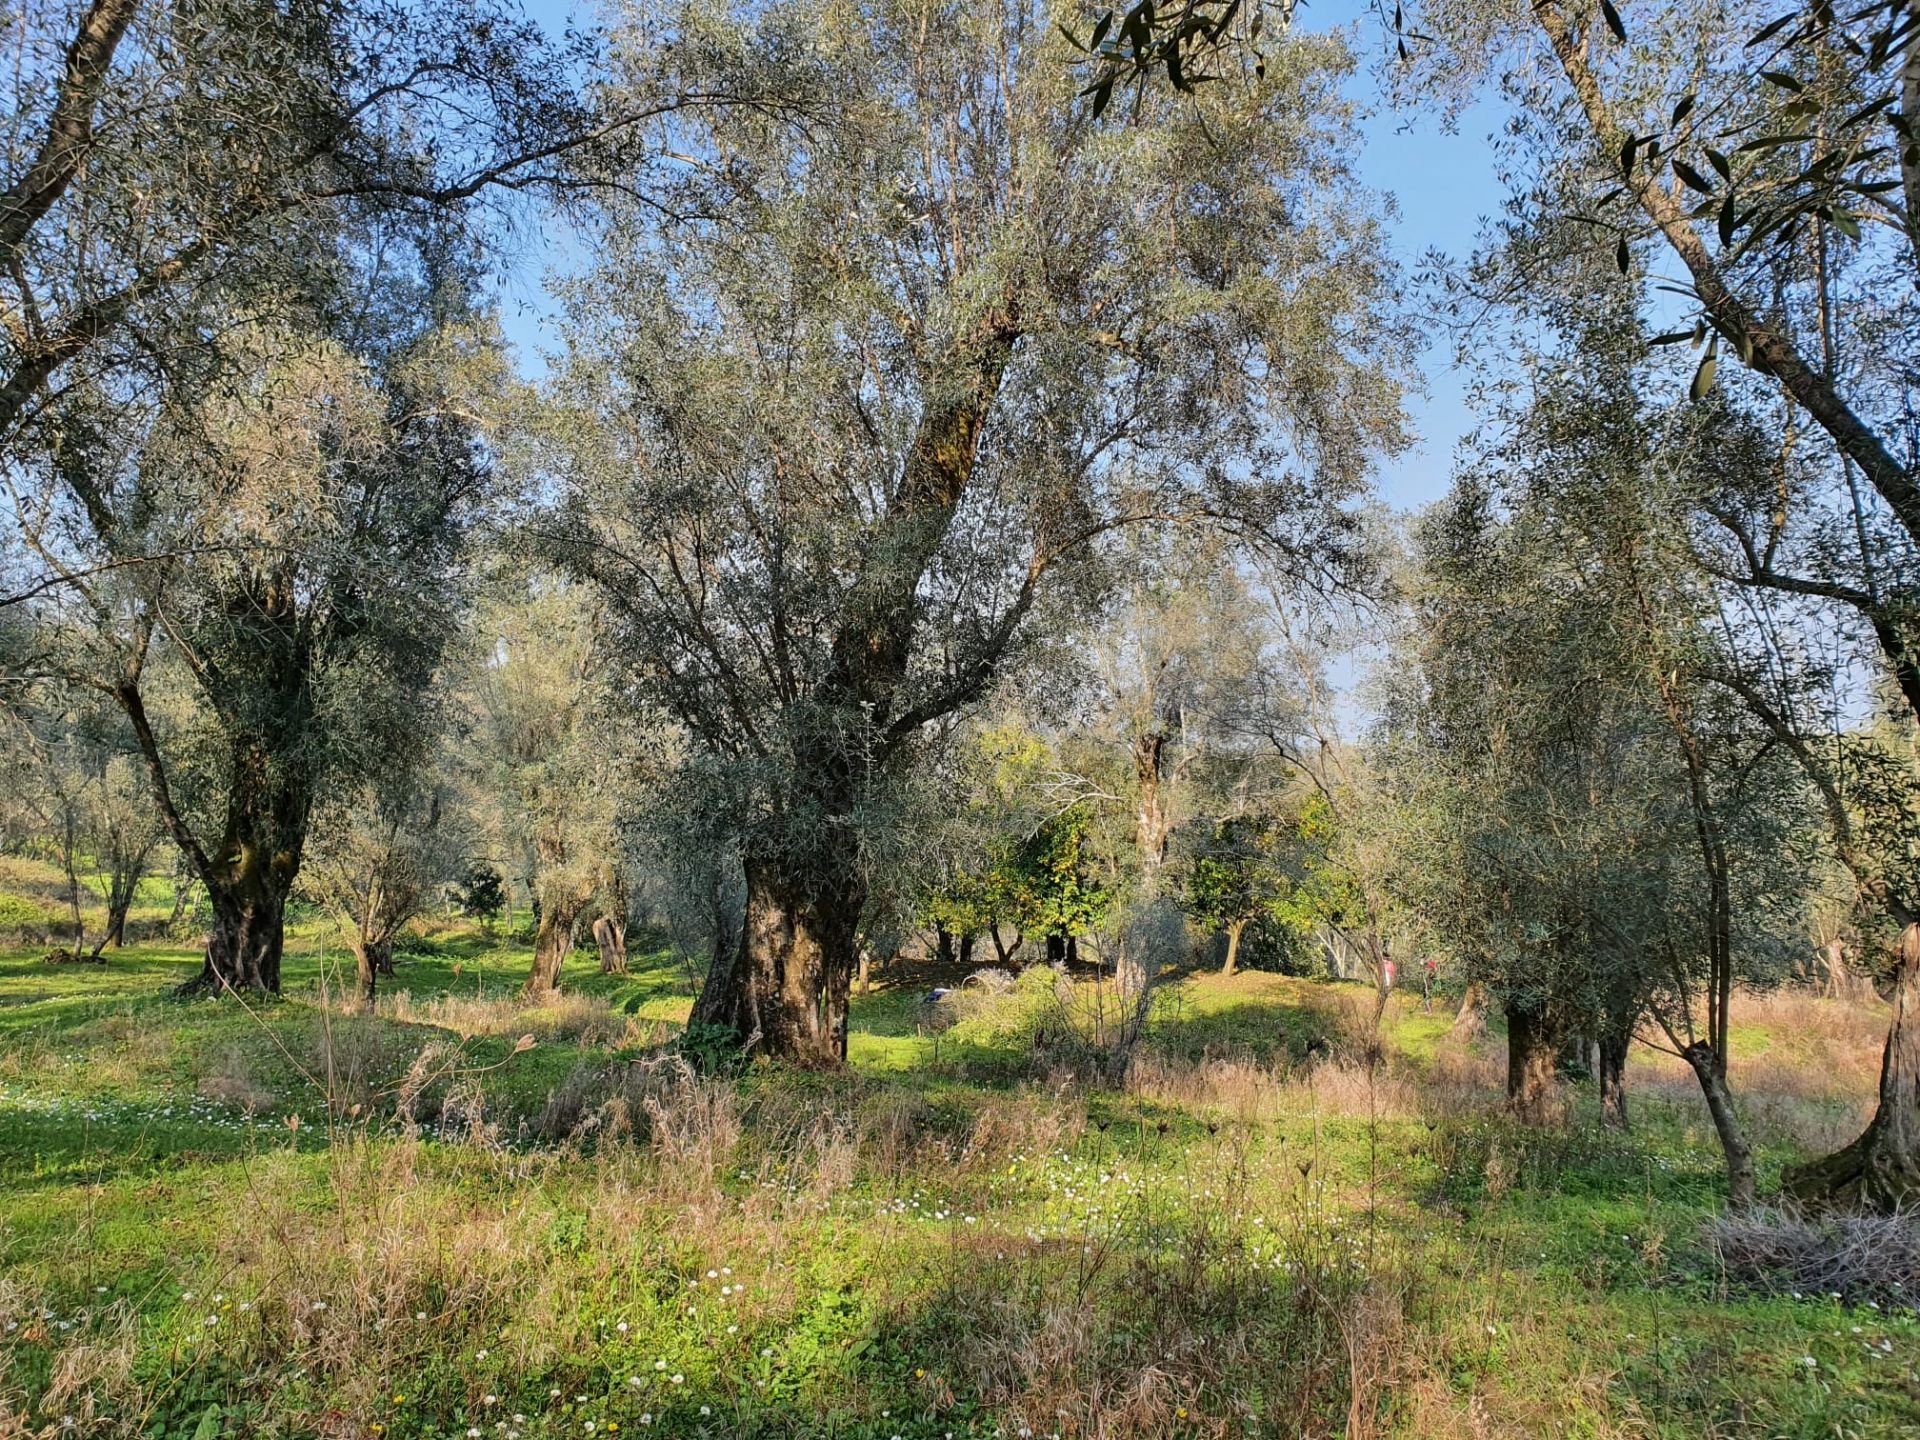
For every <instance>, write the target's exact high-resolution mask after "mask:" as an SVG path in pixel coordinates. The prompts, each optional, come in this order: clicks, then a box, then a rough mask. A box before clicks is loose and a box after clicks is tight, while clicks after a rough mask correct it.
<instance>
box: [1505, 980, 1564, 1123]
mask: <svg viewBox="0 0 1920 1440" xmlns="http://www.w3.org/2000/svg"><path fill="white" fill-rule="evenodd" d="M1560 1039H1561V1037H1560V1031H1559V1027H1557V1026H1555V1025H1554V1024H1552V1022H1551V1021H1550V1020H1549V1019H1548V1018H1547V1017H1546V1016H1545V1015H1542V1014H1540V1013H1538V1012H1537V1011H1534V1010H1531V1009H1528V1008H1525V1007H1521V1006H1516V1005H1513V1004H1512V1003H1509V1004H1508V1006H1507V1104H1508V1106H1509V1107H1510V1108H1511V1109H1512V1111H1513V1113H1514V1116H1515V1117H1516V1118H1517V1119H1519V1120H1520V1121H1521V1122H1522V1123H1523V1124H1527V1125H1544V1124H1545V1123H1547V1121H1548V1120H1550V1119H1552V1118H1553V1116H1552V1108H1553V1107H1552V1100H1553V1079H1554V1062H1555V1060H1556V1059H1557V1058H1558V1056H1559V1054H1560Z"/></svg>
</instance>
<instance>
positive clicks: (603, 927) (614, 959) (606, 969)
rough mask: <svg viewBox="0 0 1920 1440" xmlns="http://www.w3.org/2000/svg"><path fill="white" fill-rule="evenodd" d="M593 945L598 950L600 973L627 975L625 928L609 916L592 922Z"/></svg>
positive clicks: (603, 916)
mask: <svg viewBox="0 0 1920 1440" xmlns="http://www.w3.org/2000/svg"><path fill="white" fill-rule="evenodd" d="M593 943H594V944H595V945H597V946H598V947H599V948H600V973H601V974H602V975H624V974H626V973H627V927H626V926H625V925H624V924H622V923H621V922H619V921H618V920H615V919H614V918H613V917H612V916H610V915H602V916H601V917H600V918H599V919H598V920H596V921H594V922H593Z"/></svg>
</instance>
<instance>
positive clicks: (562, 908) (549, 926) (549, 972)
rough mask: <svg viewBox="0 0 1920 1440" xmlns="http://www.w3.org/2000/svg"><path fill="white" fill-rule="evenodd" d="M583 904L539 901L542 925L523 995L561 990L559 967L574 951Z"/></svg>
mask: <svg viewBox="0 0 1920 1440" xmlns="http://www.w3.org/2000/svg"><path fill="white" fill-rule="evenodd" d="M583 903H584V902H581V901H573V900H570V899H563V898H558V897H556V898H555V899H553V900H551V901H549V900H546V899H544V898H543V899H542V900H541V902H540V925H539V928H538V929H537V930H535V931H534V936H533V968H532V969H531V970H529V971H527V983H526V984H525V985H524V986H522V987H521V992H520V993H521V994H523V995H525V996H527V997H528V998H529V999H531V998H533V997H535V996H539V995H549V994H551V993H552V992H553V991H555V990H557V989H558V988H559V987H560V967H561V966H563V965H565V964H566V962H567V951H569V950H571V949H572V948H573V925H574V922H575V921H576V920H577V919H579V917H580V907H581V905H582V904H583Z"/></svg>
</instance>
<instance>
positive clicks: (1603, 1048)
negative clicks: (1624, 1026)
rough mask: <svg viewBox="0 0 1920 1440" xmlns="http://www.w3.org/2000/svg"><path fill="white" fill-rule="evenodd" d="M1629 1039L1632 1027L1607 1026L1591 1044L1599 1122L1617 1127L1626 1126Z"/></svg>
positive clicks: (1630, 1039) (1621, 1128) (1631, 1035)
mask: <svg viewBox="0 0 1920 1440" xmlns="http://www.w3.org/2000/svg"><path fill="white" fill-rule="evenodd" d="M1632 1040H1633V1032H1632V1031H1631V1030H1621V1029H1619V1028H1618V1027H1615V1026H1609V1027H1608V1028H1607V1029H1606V1030H1604V1031H1602V1033H1601V1035H1600V1041H1599V1043H1598V1044H1597V1045H1596V1046H1595V1047H1594V1049H1595V1052H1596V1054H1597V1057H1598V1060H1599V1064H1598V1066H1597V1067H1596V1069H1595V1072H1594V1073H1595V1075H1596V1076H1597V1077H1598V1079H1599V1081H1600V1123H1601V1124H1602V1125H1606V1126H1608V1127H1610V1128H1612V1129H1616V1130H1624V1129H1626V1128H1627V1047H1628V1046H1629V1045H1630V1044H1631V1043H1632Z"/></svg>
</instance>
